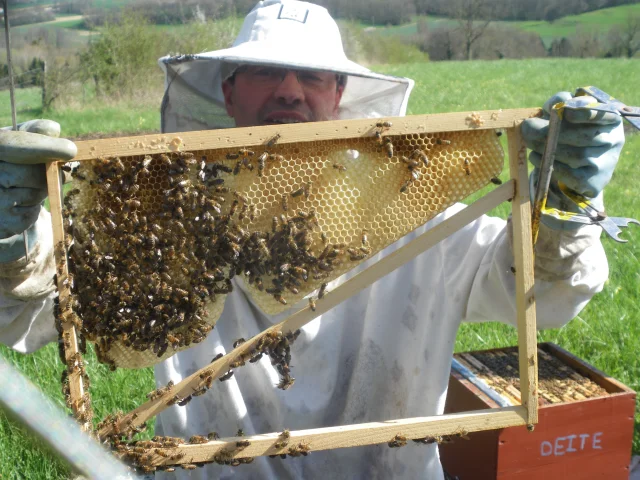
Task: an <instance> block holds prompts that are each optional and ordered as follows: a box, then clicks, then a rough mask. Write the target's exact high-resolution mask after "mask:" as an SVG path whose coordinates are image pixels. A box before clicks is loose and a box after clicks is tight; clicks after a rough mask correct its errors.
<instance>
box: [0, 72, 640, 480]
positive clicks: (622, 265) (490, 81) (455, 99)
mask: <svg viewBox="0 0 640 480" xmlns="http://www.w3.org/2000/svg"><path fill="white" fill-rule="evenodd" d="M374 69H375V70H378V71H382V72H384V73H389V74H393V75H401V76H407V77H411V78H413V79H415V81H416V87H415V89H414V92H413V95H412V98H411V100H410V102H409V114H427V113H440V112H451V111H479V110H485V109H498V108H502V109H509V108H519V107H535V106H541V105H542V104H543V103H544V102H545V100H547V99H548V98H549V97H550V96H551V95H552V94H553V93H555V92H557V91H561V90H569V91H571V90H574V89H575V88H576V87H580V86H585V85H596V86H598V87H599V88H601V89H603V90H605V91H606V92H608V93H610V94H612V95H614V96H616V97H617V98H619V99H621V100H622V101H624V102H625V103H627V104H629V105H640V91H638V89H637V88H635V87H636V85H635V83H634V80H635V79H637V78H639V74H640V67H639V66H638V62H637V61H629V60H622V59H602V60H576V59H551V60H546V59H545V60H538V59H536V60H517V61H516V60H513V61H511V60H508V61H507V60H501V61H492V62H441V63H424V64H406V65H393V66H384V65H383V66H379V67H374ZM39 95H40V92H39V91H38V90H37V89H32V90H20V91H19V92H18V106H19V111H18V115H19V120H27V119H29V118H35V117H42V116H46V117H48V118H52V119H54V120H57V121H59V122H60V123H61V124H62V127H63V132H64V134H65V135H66V136H70V137H76V136H83V135H87V134H91V133H99V134H101V135H107V136H108V135H113V134H129V135H132V134H136V133H140V132H149V131H153V130H155V129H157V127H158V125H159V113H158V106H159V103H160V96H159V95H158V98H157V103H156V104H155V105H154V104H153V102H152V100H153V99H152V100H145V102H142V103H141V104H139V106H137V107H136V104H135V103H134V102H131V101H129V102H125V101H122V102H116V101H113V102H110V103H109V104H100V103H98V102H96V101H87V103H86V104H84V105H82V104H79V105H77V106H75V107H73V108H72V107H70V106H67V107H64V108H62V107H61V108H54V109H53V110H50V111H47V112H42V110H41V107H40V99H39ZM8 105H9V102H8V96H7V95H6V92H1V93H0V124H3V125H8V124H9V123H10V115H9V106H8ZM638 159H640V135H638V134H635V133H632V132H631V131H630V130H629V134H628V135H627V142H626V145H625V148H624V150H623V153H622V156H621V158H620V162H619V165H618V168H617V170H616V172H615V175H614V177H613V179H612V181H611V184H610V186H609V187H608V188H607V191H606V206H607V212H608V213H609V214H610V215H612V216H629V217H633V216H635V217H640V188H639V187H638V185H637V184H636V183H635V180H636V179H637V178H640V162H638ZM502 177H503V178H506V170H505V171H503V173H502ZM476 196H477V195H476ZM494 213H495V214H496V215H499V216H502V217H503V218H504V217H506V215H507V214H508V205H506V206H504V207H501V208H499V209H497V210H496V212H494ZM623 236H624V237H625V238H627V239H629V242H628V243H625V244H619V243H616V242H614V241H612V240H611V239H609V238H606V237H603V244H604V247H605V249H606V251H607V255H608V259H609V266H610V276H609V280H608V281H607V283H606V285H605V287H604V290H603V291H602V292H601V293H599V294H598V295H597V296H596V297H595V298H594V299H593V301H591V303H589V305H588V306H587V307H586V308H585V309H584V310H583V311H582V312H581V313H580V315H579V316H578V317H576V318H575V319H574V320H572V321H571V322H569V323H568V324H567V325H565V326H564V327H562V328H560V329H554V330H547V331H541V332H539V334H538V339H539V341H552V342H555V343H557V344H559V345H560V346H562V347H563V348H565V349H567V350H569V351H571V352H572V353H574V354H576V355H577V356H579V357H580V358H582V359H584V360H585V361H587V362H589V363H591V364H593V365H595V366H596V367H597V368H599V369H601V370H603V371H604V372H606V373H607V374H609V375H611V376H613V377H615V378H617V379H618V380H620V381H622V382H623V383H625V384H626V385H628V386H630V387H631V388H634V389H636V390H638V389H640V364H639V362H638V360H637V356H638V354H637V352H638V351H640V322H639V321H638V319H639V318H640V293H639V291H638V290H639V289H638V285H639V284H640V261H639V260H638V259H639V258H640V228H639V227H637V226H631V228H629V229H626V230H625V231H624V233H623ZM515 343H516V331H515V329H513V328H512V327H509V326H505V325H500V324H495V323H486V324H480V325H470V324H468V325H463V326H462V328H461V330H460V332H459V335H458V340H457V343H456V351H465V350H473V349H484V348H491V347H500V346H507V345H514V344H515ZM0 354H2V355H3V356H4V357H5V358H7V359H8V360H9V361H10V362H11V363H12V364H14V365H15V366H16V367H17V368H19V369H20V371H22V372H23V373H24V374H25V375H26V376H27V377H28V378H30V379H31V380H32V381H33V382H34V383H36V384H37V385H39V386H40V387H41V388H42V389H43V390H44V391H45V392H46V394H47V395H48V396H49V397H51V398H52V399H53V401H54V402H56V403H57V404H58V405H60V406H61V407H62V406H63V398H62V394H61V392H60V383H59V379H60V373H61V371H62V368H63V367H62V364H61V362H60V360H59V359H58V354H57V346H56V345H49V346H47V347H45V348H43V349H41V350H40V351H38V352H37V353H35V354H32V355H26V356H25V355H21V354H18V353H16V352H12V351H11V350H9V349H7V348H5V347H0ZM87 357H88V358H87V363H88V371H89V375H90V377H91V380H92V388H91V394H92V398H93V405H94V409H95V412H96V416H97V419H101V418H102V417H104V416H105V415H106V414H108V413H110V412H113V411H115V410H125V411H126V410H129V409H131V408H134V407H136V406H137V405H139V404H140V403H141V402H143V401H144V400H145V393H146V392H148V391H150V390H151V389H152V388H154V381H153V372H152V370H151V369H143V370H138V371H129V370H117V371H116V372H113V373H112V372H109V371H108V369H107V368H105V367H104V366H103V365H100V364H98V363H97V361H96V359H95V356H94V355H93V354H90V355H88V356H87ZM249 368H250V367H249ZM299 374H300V375H304V372H299ZM639 421H640V417H636V435H635V442H634V447H633V451H634V452H635V453H638V454H640V429H638V424H639V423H638V422H639ZM152 431H153V428H152V425H151V426H150V428H149V431H148V432H147V433H146V435H152ZM0 451H1V452H2V462H0V478H2V479H14V478H15V479H18V478H29V479H31V478H33V479H36V478H37V479H41V478H42V479H44V478H46V479H49V478H50V479H66V478H68V475H69V472H68V471H67V469H66V467H65V466H64V465H63V464H61V463H60V462H58V461H57V460H56V459H55V458H54V457H53V456H52V455H50V454H49V453H47V452H46V451H45V450H43V448H42V446H41V444H40V443H38V442H37V441H34V440H32V438H31V436H30V435H29V434H28V433H25V431H24V430H23V429H22V428H20V427H19V426H17V425H15V424H14V423H12V422H10V421H8V420H7V418H6V417H5V416H4V414H3V413H1V412H0Z"/></svg>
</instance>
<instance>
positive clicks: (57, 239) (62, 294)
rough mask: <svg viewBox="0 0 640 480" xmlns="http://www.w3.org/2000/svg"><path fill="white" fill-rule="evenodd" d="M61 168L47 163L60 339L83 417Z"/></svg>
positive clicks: (79, 414) (84, 427) (72, 393)
mask: <svg viewBox="0 0 640 480" xmlns="http://www.w3.org/2000/svg"><path fill="white" fill-rule="evenodd" d="M60 172H61V171H60V168H59V163H58V162H49V163H47V165H46V173H47V188H48V193H49V205H50V211H51V226H52V229H53V245H54V256H55V260H56V276H57V277H56V278H57V287H58V292H59V294H58V300H59V307H60V311H61V312H62V313H61V315H62V319H63V321H62V333H61V334H60V339H59V341H60V342H62V344H63V346H64V357H65V360H66V365H65V368H66V369H67V373H68V379H69V396H70V398H71V402H70V403H71V409H72V410H73V413H74V415H75V416H76V418H78V419H79V418H81V417H82V416H83V414H84V413H86V410H87V409H86V406H85V403H84V400H83V399H84V395H85V388H84V380H83V378H82V371H83V367H82V364H81V363H80V362H82V357H81V354H80V350H79V348H78V335H77V332H76V327H75V325H74V324H73V323H72V321H71V319H72V318H73V315H74V313H73V309H72V308H71V305H70V303H69V302H71V285H70V278H69V270H68V265H67V253H66V252H67V249H66V247H65V231H64V224H63V219H62V185H61V182H60ZM80 427H81V428H82V430H85V431H86V430H88V429H90V427H91V424H90V422H88V421H80Z"/></svg>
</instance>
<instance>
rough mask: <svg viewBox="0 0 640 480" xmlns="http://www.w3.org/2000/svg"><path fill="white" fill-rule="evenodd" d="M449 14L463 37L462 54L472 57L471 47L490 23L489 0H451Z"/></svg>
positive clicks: (468, 57) (468, 58)
mask: <svg viewBox="0 0 640 480" xmlns="http://www.w3.org/2000/svg"><path fill="white" fill-rule="evenodd" d="M449 8H450V16H451V17H452V18H455V19H456V21H457V23H458V28H457V30H458V31H459V32H460V33H461V34H462V37H463V39H464V56H465V58H466V59H467V60H471V59H472V58H473V47H474V45H475V43H476V42H477V41H478V40H479V39H480V38H481V37H482V35H483V34H484V32H485V31H486V29H487V27H488V26H489V24H490V23H491V13H492V12H491V10H492V2H491V0H452V1H451V4H450V7H449Z"/></svg>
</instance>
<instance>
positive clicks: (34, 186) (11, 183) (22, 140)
mask: <svg viewBox="0 0 640 480" xmlns="http://www.w3.org/2000/svg"><path fill="white" fill-rule="evenodd" d="M58 135H60V125H59V124H58V123H56V122H53V121H51V120H31V121H29V122H25V123H21V124H20V125H19V126H18V131H13V130H11V127H8V128H3V129H0V263H7V262H12V261H15V260H17V259H19V258H21V257H22V256H24V253H25V251H24V240H23V237H22V233H23V232H26V235H27V241H28V247H29V250H31V249H32V248H33V246H35V244H36V243H37V240H38V239H37V238H36V231H35V228H33V227H34V224H35V222H36V220H37V219H38V215H39V214H40V208H41V206H42V202H43V201H44V199H45V198H46V197H47V179H46V173H45V166H44V164H45V163H47V162H49V161H52V160H71V159H72V158H73V157H74V156H75V155H76V153H77V148H76V146H75V144H74V143H73V142H71V141H69V140H66V139H60V138H57V137H58Z"/></svg>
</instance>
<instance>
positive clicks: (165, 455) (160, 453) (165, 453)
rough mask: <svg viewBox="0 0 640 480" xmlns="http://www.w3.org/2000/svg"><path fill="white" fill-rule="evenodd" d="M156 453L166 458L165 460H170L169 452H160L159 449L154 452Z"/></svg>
mask: <svg viewBox="0 0 640 480" xmlns="http://www.w3.org/2000/svg"><path fill="white" fill-rule="evenodd" d="M154 452H155V453H156V454H157V455H160V456H161V457H164V458H169V457H170V455H169V454H168V453H167V452H165V451H164V450H160V449H159V448H156V449H155V450H154Z"/></svg>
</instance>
